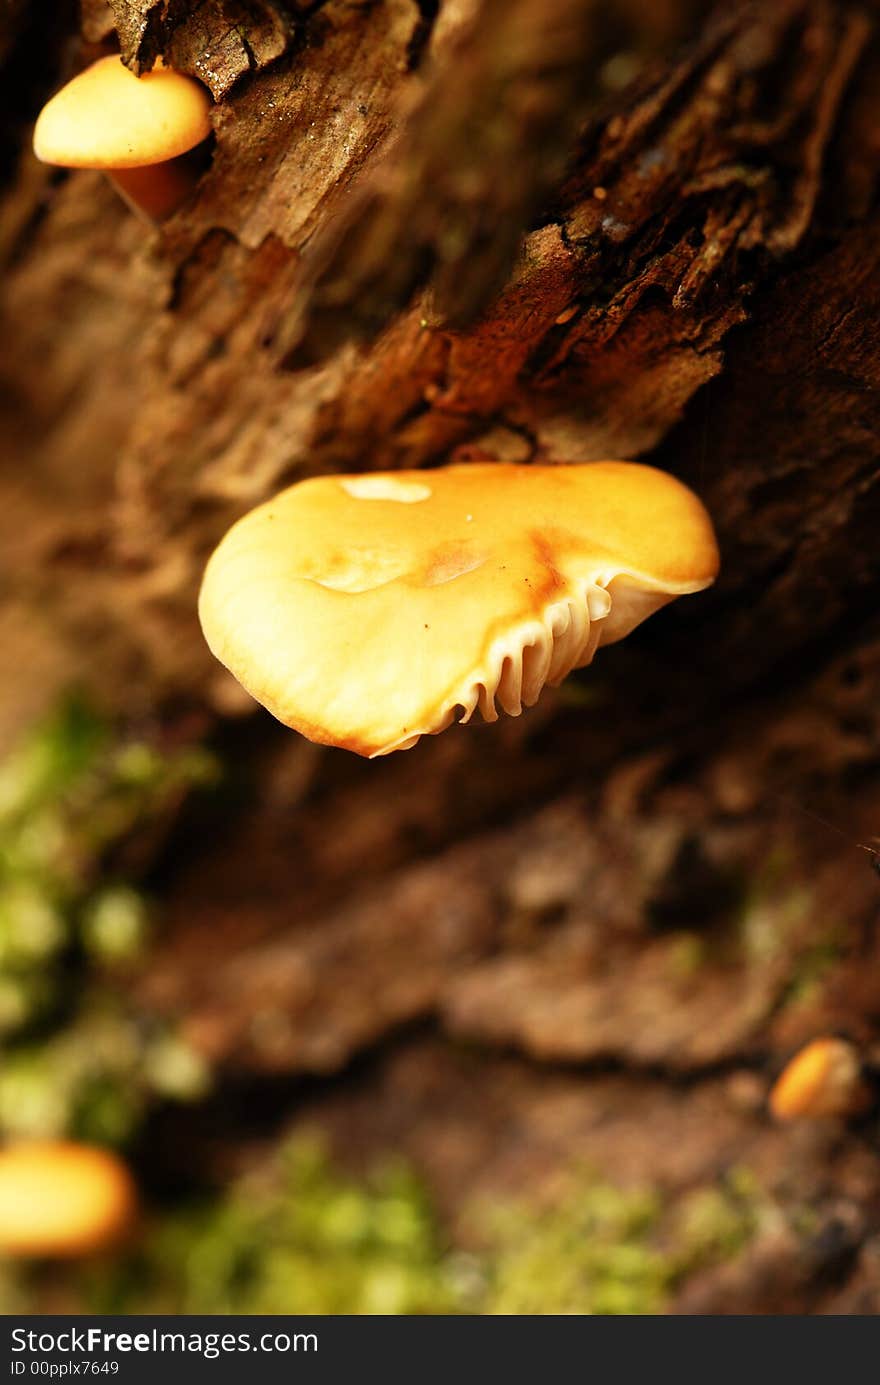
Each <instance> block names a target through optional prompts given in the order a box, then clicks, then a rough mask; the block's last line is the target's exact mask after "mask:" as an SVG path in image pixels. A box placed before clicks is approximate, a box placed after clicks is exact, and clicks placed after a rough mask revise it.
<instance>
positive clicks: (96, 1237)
mask: <svg viewBox="0 0 880 1385" xmlns="http://www.w3.org/2000/svg"><path fill="white" fill-rule="evenodd" d="M136 1211H137V1195H136V1192H135V1187H134V1183H133V1181H132V1178H131V1176H130V1174H129V1173H128V1170H127V1169H126V1167H125V1165H124V1164H123V1163H121V1161H120V1160H119V1159H117V1158H116V1157H115V1156H114V1155H113V1154H110V1153H109V1152H108V1151H106V1150H103V1149H97V1148H94V1147H92V1146H90V1145H79V1144H72V1143H68V1142H66V1141H63V1140H58V1141H54V1140H51V1141H50V1140H47V1141H43V1140H40V1141H24V1142H22V1143H21V1144H14V1145H10V1146H8V1147H7V1148H6V1149H3V1150H0V1254H4V1255H18V1256H41V1255H47V1256H65V1257H67V1256H76V1255H87V1254H89V1253H90V1252H91V1251H95V1250H102V1249H104V1248H105V1247H107V1246H108V1245H111V1244H112V1243H113V1242H115V1241H117V1240H118V1239H119V1238H120V1236H121V1235H122V1234H123V1233H124V1232H125V1231H126V1230H127V1229H128V1228H129V1227H130V1226H131V1224H132V1222H133V1220H134V1218H135V1215H136Z"/></svg>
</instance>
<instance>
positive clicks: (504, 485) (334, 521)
mask: <svg viewBox="0 0 880 1385" xmlns="http://www.w3.org/2000/svg"><path fill="white" fill-rule="evenodd" d="M717 569H718V551H717V548H716V544H715V538H714V535H713V532H712V526H711V523H710V520H709V518H708V516H707V514H706V512H705V510H704V509H703V506H702V505H701V503H700V501H699V500H698V499H697V497H696V496H695V495H693V494H692V492H691V491H689V490H688V489H687V488H686V487H685V486H683V485H682V484H681V483H680V482H679V481H676V480H675V479H674V478H673V477H671V476H669V475H667V474H666V473H665V472H661V471H656V470H654V469H653V468H652V467H646V466H638V465H635V464H633V463H628V462H594V463H590V464H586V465H579V466H516V465H504V466H502V465H476V464H474V465H469V466H454V467H448V468H444V469H440V470H437V471H401V472H396V473H393V474H388V475H382V474H372V475H364V476H332V477H318V478H315V479H312V480H309V481H303V482H301V483H300V484H299V485H296V486H292V487H290V489H289V490H286V491H283V492H282V493H281V494H280V495H278V496H276V497H275V499H274V500H271V501H269V502H268V503H267V504H265V505H262V506H260V507H259V508H258V509H256V510H254V511H252V512H251V513H250V514H249V515H246V516H245V517H244V518H243V519H241V520H239V522H238V523H237V524H236V525H234V527H233V528H232V529H231V530H230V532H229V533H228V534H227V535H226V537H225V538H224V539H223V541H222V542H221V543H220V545H219V547H218V548H217V550H216V552H215V553H214V555H213V556H212V558H211V560H210V562H209V563H208V567H207V571H206V573H205V578H204V582H203V585H202V591H201V598H200V615H201V621H202V626H203V629H204V632H205V637H206V639H207V641H208V644H209V645H210V647H211V649H212V650H213V652H214V654H215V655H216V656H217V658H218V659H219V660H220V661H221V662H222V663H224V664H225V665H226V666H227V667H228V668H229V669H230V670H231V671H232V673H233V674H234V675H235V677H236V678H237V679H238V680H239V682H241V683H242V684H243V685H244V687H245V688H247V689H248V691H249V692H250V693H251V694H252V695H253V696H254V697H255V698H257V700H258V701H260V702H262V703H263V704H264V705H265V706H266V707H268V708H269V710H270V711H271V712H272V713H273V714H274V715H275V716H276V717H278V719H279V720H280V721H283V722H285V723H286V724H287V725H289V726H293V727H295V728H296V729H297V730H298V731H300V732H302V734H303V735H305V736H307V737H308V738H309V739H310V740H313V741H318V742H321V743H324V744H329V745H337V746H341V747H344V748H346V749H348V750H353V751H355V752H357V753H358V754H360V755H367V756H374V755H385V754H387V753H388V752H389V751H392V750H403V749H406V748H408V747H409V746H412V745H415V743H416V741H417V740H418V739H419V737H420V736H422V735H426V734H433V733H435V732H438V731H442V730H443V729H444V728H445V727H447V726H449V725H450V723H451V722H452V721H453V720H455V719H456V718H458V719H460V720H461V721H468V720H469V719H470V718H471V717H472V716H473V714H474V713H475V712H476V711H477V710H479V711H480V712H481V713H482V715H483V717H484V718H485V720H486V721H495V720H496V719H497V716H498V711H497V707H496V702H497V703H499V704H500V706H501V707H502V709H503V710H504V711H505V712H508V713H509V714H510V715H511V716H518V715H519V713H520V712H521V711H522V708H523V706H524V705H525V706H527V707H530V706H532V705H533V704H534V703H535V702H536V701H537V700H538V697H539V695H540V692H541V689H542V688H543V687H544V686H545V684H550V685H551V686H555V685H556V684H558V683H560V682H561V681H562V679H563V678H565V676H566V674H568V673H570V672H571V670H572V669H575V668H580V667H582V666H583V665H585V664H588V663H589V662H590V661H591V659H592V658H593V655H594V653H595V652H596V649H597V648H598V646H599V645H601V644H610V643H611V642H612V641H614V640H619V639H622V638H623V636H624V635H626V634H628V633H629V631H630V630H632V629H633V627H634V626H636V625H638V624H639V622H640V621H642V620H644V619H645V617H646V616H649V615H650V614H651V613H652V612H653V611H656V610H658V609H659V608H660V607H661V606H665V605H666V603H667V602H669V601H672V600H673V599H674V598H675V597H676V596H681V595H683V594H684V593H686V592H696V591H700V590H701V589H702V588H704V587H707V586H708V585H709V584H710V583H711V582H712V580H713V578H714V577H715V574H716V572H717Z"/></svg>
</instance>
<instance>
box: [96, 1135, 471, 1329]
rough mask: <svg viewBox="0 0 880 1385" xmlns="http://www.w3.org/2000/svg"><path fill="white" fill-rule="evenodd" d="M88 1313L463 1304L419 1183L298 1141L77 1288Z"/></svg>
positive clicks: (453, 1307) (439, 1309)
mask: <svg viewBox="0 0 880 1385" xmlns="http://www.w3.org/2000/svg"><path fill="white" fill-rule="evenodd" d="M86 1292H87V1296H88V1300H89V1302H90V1305H91V1307H92V1309H93V1311H101V1312H173V1313H357V1314H372V1313H382V1314H384V1313H393V1314H400V1313H444V1312H454V1311H457V1310H458V1309H459V1308H460V1296H459V1294H458V1293H457V1291H456V1288H455V1284H454V1276H453V1274H452V1272H451V1268H450V1263H449V1261H448V1258H447V1255H446V1252H445V1248H444V1246H443V1244H442V1242H441V1241H440V1239H439V1235H438V1232H437V1228H436V1224H435V1221H434V1218H433V1216H432V1214H431V1211H430V1208H429V1205H428V1201H427V1199H426V1197H425V1195H424V1193H423V1191H422V1189H421V1186H420V1185H419V1184H418V1182H417V1181H416V1180H415V1179H414V1178H413V1176H412V1175H411V1174H410V1173H409V1172H407V1171H406V1169H404V1168H403V1167H402V1166H401V1165H399V1164H389V1165H386V1166H385V1167H383V1168H380V1169H378V1170H377V1171H376V1172H375V1173H374V1174H373V1175H372V1176H371V1177H370V1178H368V1179H366V1180H364V1181H356V1180H354V1179H351V1178H348V1177H346V1176H344V1175H343V1174H341V1173H339V1172H338V1171H337V1170H335V1169H334V1168H333V1167H332V1166H331V1164H330V1163H329V1161H328V1160H327V1159H326V1157H325V1156H324V1154H323V1152H322V1150H321V1148H320V1145H318V1144H316V1143H314V1142H312V1141H303V1140H298V1141H296V1142H294V1143H292V1144H289V1145H287V1146H286V1147H285V1148H284V1149H283V1150H282V1151H281V1154H280V1157H279V1158H278V1160H277V1162H276V1166H275V1168H274V1172H273V1176H272V1177H270V1178H264V1179H262V1180H253V1179H251V1180H248V1181H246V1182H244V1183H242V1184H241V1185H239V1186H238V1187H236V1188H233V1190H232V1191H231V1192H230V1193H228V1194H227V1195H226V1196H225V1197H221V1198H219V1199H217V1200H215V1201H213V1202H210V1203H206V1204H204V1205H203V1206H201V1207H197V1208H193V1209H190V1210H187V1211H183V1212H180V1213H177V1214H175V1215H171V1216H168V1217H166V1218H165V1219H164V1220H163V1221H161V1222H159V1223H158V1224H157V1225H156V1226H155V1227H154V1229H153V1230H152V1232H151V1233H150V1235H149V1237H148V1239H147V1241H146V1242H145V1245H144V1248H143V1251H142V1253H141V1254H140V1256H139V1257H137V1258H136V1259H134V1260H131V1261H130V1262H129V1263H128V1264H127V1265H126V1266H125V1268H124V1273H122V1274H121V1275H120V1273H119V1271H118V1268H114V1269H113V1270H112V1271H111V1272H110V1273H108V1274H105V1276H104V1277H103V1278H102V1279H101V1280H97V1279H92V1280H91V1281H90V1282H88V1283H87V1284H86Z"/></svg>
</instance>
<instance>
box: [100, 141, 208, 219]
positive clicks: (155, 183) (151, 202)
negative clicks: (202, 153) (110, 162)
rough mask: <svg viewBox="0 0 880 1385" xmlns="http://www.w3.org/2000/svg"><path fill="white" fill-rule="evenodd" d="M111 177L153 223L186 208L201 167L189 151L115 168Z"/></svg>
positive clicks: (129, 201)
mask: <svg viewBox="0 0 880 1385" xmlns="http://www.w3.org/2000/svg"><path fill="white" fill-rule="evenodd" d="M107 177H108V178H109V179H110V182H111V183H112V184H113V186H114V187H115V188H116V191H117V192H118V193H119V195H120V197H121V198H122V200H123V201H124V202H126V203H127V204H128V206H129V207H130V208H131V209H132V211H133V212H136V213H137V215H138V216H140V217H141V218H142V219H143V220H144V221H149V222H151V223H152V224H153V225H156V224H158V223H159V222H162V221H167V220H168V218H169V217H170V216H173V215H174V213H175V212H176V211H177V210H178V208H179V207H182V206H183V204H184V202H185V201H186V200H187V198H188V197H190V196H191V195H192V192H193V189H194V188H195V185H196V183H197V182H198V177H199V168H198V165H197V163H196V161H195V160H193V159H192V158H191V157H190V156H189V155H188V154H180V155H178V157H177V158H176V159H166V161H165V162H164V163H160V164H147V165H146V166H145V167H143V168H112V169H108V170H107Z"/></svg>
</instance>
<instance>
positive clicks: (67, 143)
mask: <svg viewBox="0 0 880 1385" xmlns="http://www.w3.org/2000/svg"><path fill="white" fill-rule="evenodd" d="M210 133H211V98H210V96H209V95H208V92H207V91H206V90H205V88H204V87H203V86H202V85H201V83H200V82H196V81H194V80H193V78H192V77H185V76H184V75H183V73H181V72H174V71H172V70H171V69H170V68H166V67H163V66H162V64H161V63H157V66H156V67H155V68H154V70H153V71H152V72H147V73H145V74H144V76H143V77H135V75H134V73H133V72H130V71H129V70H128V68H127V67H125V66H124V64H123V63H122V60H121V59H120V58H99V59H98V61H97V62H96V63H93V64H92V65H91V67H88V68H86V70H85V71H84V72H81V73H80V74H79V76H77V77H74V78H73V80H72V81H70V82H68V83H67V86H66V87H62V88H61V90H60V91H59V92H56V94H55V95H54V96H53V97H52V98H51V100H50V101H48V102H47V103H46V105H45V106H44V107H43V109H42V111H41V112H40V115H39V117H38V119H37V123H36V127H35V129H34V153H35V154H36V156H37V158H38V159H40V160H41V161H42V162H43V163H49V164H59V165H61V166H62V167H64V168H98V169H101V170H102V171H103V172H104V173H106V174H107V176H108V177H109V178H110V180H111V182H113V184H114V185H115V187H116V188H117V190H118V191H119V192H120V193H121V195H122V196H123V197H124V198H125V200H126V201H127V202H128V203H129V205H130V206H132V207H133V208H134V210H135V211H137V212H140V213H141V214H142V215H144V216H145V217H147V218H148V219H149V220H151V221H163V220H164V219H165V218H166V217H168V216H170V215H171V213H172V212H174V211H176V210H177V208H178V207H179V206H180V205H181V203H182V202H184V201H185V200H186V198H187V197H188V196H189V194H190V193H191V191H192V188H193V184H194V175H193V172H192V170H191V168H190V166H189V164H188V163H187V162H186V161H185V160H184V159H183V158H182V157H181V156H182V155H184V154H186V153H187V152H188V151H189V150H190V149H192V148H194V147H195V145H197V144H201V143H202V141H203V140H204V139H207V137H208V135H209V134H210Z"/></svg>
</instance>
